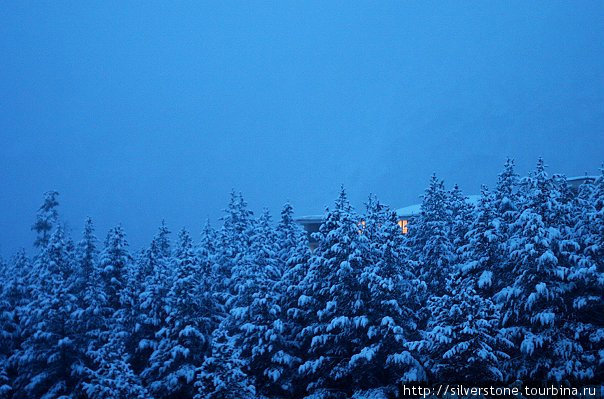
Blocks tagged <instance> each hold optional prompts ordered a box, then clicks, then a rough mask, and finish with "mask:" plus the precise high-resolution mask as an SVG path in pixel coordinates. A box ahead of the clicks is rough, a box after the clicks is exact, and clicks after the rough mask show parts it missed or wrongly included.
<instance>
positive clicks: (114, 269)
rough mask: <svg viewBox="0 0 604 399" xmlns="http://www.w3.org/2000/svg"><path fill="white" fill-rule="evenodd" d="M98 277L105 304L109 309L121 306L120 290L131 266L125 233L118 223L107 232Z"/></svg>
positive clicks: (113, 309)
mask: <svg viewBox="0 0 604 399" xmlns="http://www.w3.org/2000/svg"><path fill="white" fill-rule="evenodd" d="M99 261H100V269H99V270H100V277H101V283H102V288H103V292H104V295H105V298H106V300H107V306H108V307H109V310H111V311H114V312H115V311H117V310H119V309H120V308H121V303H120V300H121V292H122V290H123V289H124V287H125V286H126V283H127V279H128V272H129V270H131V268H132V256H131V255H130V252H129V251H128V242H127V241H126V233H125V232H124V229H123V228H122V226H120V225H118V226H116V227H114V228H112V229H111V230H109V233H107V238H106V239H105V247H104V249H103V251H102V252H101V255H100V260H99Z"/></svg>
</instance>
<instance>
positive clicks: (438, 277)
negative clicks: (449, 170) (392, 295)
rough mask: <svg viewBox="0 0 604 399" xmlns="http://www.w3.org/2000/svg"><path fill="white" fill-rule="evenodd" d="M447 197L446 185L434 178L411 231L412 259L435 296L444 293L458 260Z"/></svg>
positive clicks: (434, 176)
mask: <svg viewBox="0 0 604 399" xmlns="http://www.w3.org/2000/svg"><path fill="white" fill-rule="evenodd" d="M447 197H448V196H447V193H446V191H445V188H444V183H443V182H442V181H441V180H438V179H437V177H436V175H432V177H431V179H430V184H429V186H428V188H427V189H426V193H425V194H424V197H423V201H422V205H421V213H420V215H419V216H418V217H417V219H416V220H415V221H414V222H413V223H412V224H411V226H410V228H409V235H410V239H411V246H412V256H413V258H414V259H415V260H416V261H417V267H418V268H419V273H420V275H419V277H420V278H421V279H422V280H423V281H425V282H426V284H428V288H429V293H431V294H434V295H440V294H442V293H443V292H444V290H445V286H446V276H447V275H448V274H449V272H450V269H451V263H453V262H454V260H455V248H454V246H453V243H452V242H451V237H452V236H451V235H450V231H451V229H450V226H451V215H450V212H449V211H448V205H447Z"/></svg>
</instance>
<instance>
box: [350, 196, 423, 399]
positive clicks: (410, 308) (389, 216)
mask: <svg viewBox="0 0 604 399" xmlns="http://www.w3.org/2000/svg"><path fill="white" fill-rule="evenodd" d="M366 206H367V210H366V213H365V215H364V219H363V221H364V229H363V234H364V235H365V236H366V237H367V239H368V240H369V251H370V255H371V259H370V262H369V263H368V264H367V265H366V266H365V267H364V269H363V270H362V272H361V274H360V276H359V281H360V283H361V290H362V291H366V292H367V299H366V303H365V314H366V316H365V318H364V319H363V320H362V323H363V324H365V326H364V327H365V328H366V330H367V335H366V337H364V336H361V339H360V341H359V343H360V345H359V348H360V350H359V351H358V353H356V354H354V355H353V356H352V357H351V359H350V361H349V365H350V367H352V368H354V374H355V376H356V378H357V381H356V383H355V386H356V387H357V388H363V389H367V388H379V387H389V388H391V389H394V388H395V387H396V386H397V384H399V383H409V382H420V381H425V380H426V375H425V372H424V369H423V367H422V365H421V362H420V361H419V360H418V359H417V358H416V356H415V355H414V354H413V353H411V352H410V351H409V349H408V347H407V346H406V344H407V343H408V342H410V341H412V340H415V339H417V338H418V336H419V331H418V324H419V319H418V317H419V315H418V310H419V309H420V307H421V304H420V302H419V298H421V297H423V296H424V292H425V290H426V285H425V283H424V282H423V281H421V280H420V279H419V278H417V277H416V276H415V274H414V268H413V265H412V261H411V258H410V249H409V248H408V247H407V245H406V241H405V240H404V237H403V235H402V234H401V229H400V227H399V225H398V224H397V221H398V219H397V217H396V214H395V213H394V212H392V211H391V210H390V209H388V207H386V206H384V205H382V204H381V203H380V202H379V200H378V199H377V198H376V197H375V196H370V197H369V200H368V202H367V204H366ZM382 365H385V366H386V367H384V366H382Z"/></svg>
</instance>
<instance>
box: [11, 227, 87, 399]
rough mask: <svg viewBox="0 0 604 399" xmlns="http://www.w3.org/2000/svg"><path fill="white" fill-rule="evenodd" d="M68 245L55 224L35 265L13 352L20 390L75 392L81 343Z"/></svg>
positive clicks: (52, 393)
mask: <svg viewBox="0 0 604 399" xmlns="http://www.w3.org/2000/svg"><path fill="white" fill-rule="evenodd" d="M71 247H72V246H71V245H70V244H69V239H68V238H67V237H65V234H64V232H63V229H62V228H61V227H58V228H57V229H56V230H55V231H54V233H53V234H52V235H51V236H50V238H49V240H48V242H47V244H46V246H45V247H44V248H43V249H42V252H41V253H40V254H39V256H38V257H37V258H36V262H35V264H34V266H33V271H34V273H35V275H36V276H37V284H36V285H35V286H34V287H33V290H32V296H33V297H32V299H31V301H30V302H29V303H28V304H27V305H25V307H24V309H23V313H22V315H21V316H22V319H21V320H20V322H21V326H22V327H21V328H22V330H23V332H24V341H23V343H22V345H21V348H20V349H19V351H18V352H17V353H16V356H15V360H16V361H17V364H18V370H19V376H18V377H17V378H16V379H15V385H16V386H17V390H16V392H17V393H18V394H22V395H25V396H29V397H47V398H55V397H56V398H58V397H75V390H74V388H75V385H76V380H75V378H74V376H73V375H72V371H73V367H74V365H75V364H76V363H79V359H80V355H81V353H80V349H81V348H78V347H77V345H76V337H75V336H74V330H73V329H72V327H73V326H72V323H71V322H72V320H71V318H72V313H73V312H74V310H76V309H77V301H76V298H75V295H74V292H73V283H74V264H73V259H74V253H73V252H71V251H70V249H71Z"/></svg>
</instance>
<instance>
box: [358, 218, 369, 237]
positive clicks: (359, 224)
mask: <svg viewBox="0 0 604 399" xmlns="http://www.w3.org/2000/svg"><path fill="white" fill-rule="evenodd" d="M366 225H367V224H366V223H365V221H364V220H361V221H360V222H359V223H357V226H359V234H363V230H364V229H365V226H366Z"/></svg>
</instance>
